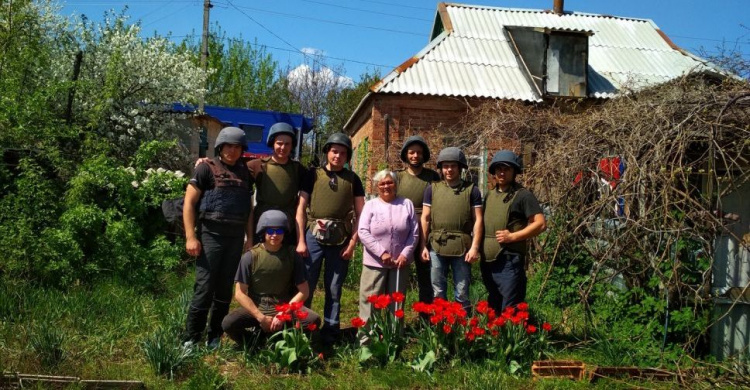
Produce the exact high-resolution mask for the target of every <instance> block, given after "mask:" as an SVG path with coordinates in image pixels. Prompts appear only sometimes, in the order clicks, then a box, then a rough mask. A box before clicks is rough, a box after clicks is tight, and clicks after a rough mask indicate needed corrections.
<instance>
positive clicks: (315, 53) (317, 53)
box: [300, 47, 325, 56]
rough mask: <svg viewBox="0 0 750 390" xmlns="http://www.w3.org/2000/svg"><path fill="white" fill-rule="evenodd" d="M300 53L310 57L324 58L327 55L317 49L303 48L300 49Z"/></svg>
mask: <svg viewBox="0 0 750 390" xmlns="http://www.w3.org/2000/svg"><path fill="white" fill-rule="evenodd" d="M300 51H301V52H302V53H304V54H307V55H309V56H322V55H325V52H324V51H323V50H320V49H316V48H314V47H303V48H302V49H300Z"/></svg>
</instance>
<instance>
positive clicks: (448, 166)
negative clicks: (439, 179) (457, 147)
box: [440, 161, 461, 183]
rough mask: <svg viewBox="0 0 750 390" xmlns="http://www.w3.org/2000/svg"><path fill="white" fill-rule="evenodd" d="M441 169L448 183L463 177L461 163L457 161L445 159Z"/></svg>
mask: <svg viewBox="0 0 750 390" xmlns="http://www.w3.org/2000/svg"><path fill="white" fill-rule="evenodd" d="M440 171H441V172H442V173H443V179H445V181H447V182H448V183H455V182H456V181H458V180H459V179H460V178H461V165H459V164H458V162H456V161H444V162H443V163H441V164H440Z"/></svg>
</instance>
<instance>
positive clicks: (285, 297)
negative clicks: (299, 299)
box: [247, 244, 294, 314]
mask: <svg viewBox="0 0 750 390" xmlns="http://www.w3.org/2000/svg"><path fill="white" fill-rule="evenodd" d="M251 252H252V254H253V263H252V279H251V284H250V287H249V288H248V292H247V293H248V296H250V298H252V299H253V302H255V304H256V305H257V306H258V309H259V310H260V311H261V312H263V313H265V314H269V313H275V312H276V308H275V305H276V304H278V303H285V302H289V300H290V299H291V298H292V296H291V291H290V289H291V288H292V284H293V282H292V280H293V278H294V247H293V246H290V245H285V246H282V247H281V249H279V251H278V252H275V253H271V252H268V251H267V250H265V248H263V244H258V245H256V246H255V247H253V249H251Z"/></svg>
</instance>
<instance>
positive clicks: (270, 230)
mask: <svg viewBox="0 0 750 390" xmlns="http://www.w3.org/2000/svg"><path fill="white" fill-rule="evenodd" d="M266 234H268V235H269V236H273V235H274V234H275V235H281V234H284V228H266Z"/></svg>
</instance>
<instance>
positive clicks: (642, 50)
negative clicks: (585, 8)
mask: <svg viewBox="0 0 750 390" xmlns="http://www.w3.org/2000/svg"><path fill="white" fill-rule="evenodd" d="M438 7H439V8H438V13H437V19H436V23H437V27H438V28H437V29H436V33H435V35H434V36H433V39H432V41H431V42H430V43H429V44H428V45H427V46H426V47H425V48H424V49H423V50H422V51H420V52H419V53H418V54H417V55H415V56H414V57H413V58H412V59H410V60H409V61H407V62H406V63H404V65H402V66H401V67H399V68H397V69H395V70H394V71H392V72H391V73H390V74H388V75H387V76H386V77H385V78H384V79H383V80H381V82H380V83H378V84H377V85H376V86H374V87H373V89H372V90H373V92H381V93H407V94H424V95H440V96H465V97H485V98H494V99H514V100H524V101H532V102H536V101H541V96H539V94H538V92H537V91H536V90H535V88H534V85H533V84H531V83H530V82H529V81H528V79H527V77H526V76H525V72H524V70H523V69H522V68H521V67H520V66H519V64H518V61H517V59H516V55H515V52H514V49H513V48H512V45H511V42H509V41H508V39H507V38H506V35H505V34H504V29H505V28H506V27H507V26H512V27H533V28H543V29H549V30H556V31H571V32H579V33H586V34H587V35H589V60H588V61H589V63H588V96H589V97H596V98H610V97H614V96H616V95H617V94H619V93H623V92H625V91H632V90H638V89H640V88H643V87H647V86H651V85H655V84H660V83H664V82H667V81H669V80H672V79H675V78H678V77H681V76H683V75H685V74H688V73H691V72H701V71H708V72H713V73H718V72H720V70H718V69H715V68H713V67H712V65H711V64H708V63H705V62H704V61H701V59H700V58H698V57H695V56H693V55H690V54H689V53H685V52H683V51H682V50H680V49H679V48H677V47H675V46H674V45H673V44H672V43H671V41H669V39H668V38H667V37H666V36H665V35H664V34H663V33H662V32H661V31H660V30H659V29H658V27H657V26H656V25H655V24H654V23H653V22H652V21H650V20H647V19H635V18H621V17H613V16H606V15H594V14H585V13H576V12H570V13H565V14H563V15H557V14H555V13H552V12H549V11H544V10H528V9H512V8H497V7H484V6H472V5H464V4H452V3H441V4H440V5H439V6H438ZM441 7H443V8H441ZM442 26H446V27H442ZM441 27H442V28H441Z"/></svg>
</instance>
